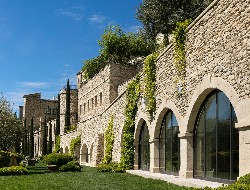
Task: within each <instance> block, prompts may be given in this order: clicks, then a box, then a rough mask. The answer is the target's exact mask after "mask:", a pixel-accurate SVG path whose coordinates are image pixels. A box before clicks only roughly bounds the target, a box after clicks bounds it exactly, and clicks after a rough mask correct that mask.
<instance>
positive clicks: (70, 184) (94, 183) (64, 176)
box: [0, 164, 188, 190]
mask: <svg viewBox="0 0 250 190" xmlns="http://www.w3.org/2000/svg"><path fill="white" fill-rule="evenodd" d="M28 169H29V171H30V174H29V175H22V176H2V177H0V189H1V190H14V189H18V190H22V189H23V190H29V189H31V190H36V189H37V190H38V189H39V190H43V189H46V190H52V189H56V190H61V189H62V190H63V189H65V190H66V189H67V190H69V189H74V190H76V189H81V190H82V189H86V190H92V189H100V190H101V189H103V190H104V189H105V190H112V189H114V190H120V189H121V190H123V189H124V190H125V189H129V190H134V189H137V190H146V189H148V190H154V189H156V190H161V189H169V190H181V189H183V190H185V189H188V188H186V187H180V186H177V185H173V184H170V183H167V182H165V181H161V180H154V179H146V178H142V177H139V176H135V175H131V174H127V173H99V172H97V170H96V168H91V167H83V169H82V172H57V173H48V171H47V168H46V166H45V165H44V164H36V166H34V167H29V168H28Z"/></svg>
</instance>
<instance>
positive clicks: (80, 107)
mask: <svg viewBox="0 0 250 190" xmlns="http://www.w3.org/2000/svg"><path fill="white" fill-rule="evenodd" d="M81 114H82V105H80V115H81Z"/></svg>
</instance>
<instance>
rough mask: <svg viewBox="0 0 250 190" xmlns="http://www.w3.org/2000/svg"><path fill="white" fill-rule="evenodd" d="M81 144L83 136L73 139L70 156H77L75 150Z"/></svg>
mask: <svg viewBox="0 0 250 190" xmlns="http://www.w3.org/2000/svg"><path fill="white" fill-rule="evenodd" d="M80 144H81V135H79V136H78V137H76V138H73V139H72V140H71V142H70V154H71V155H74V154H75V148H76V147H77V146H79V145H80Z"/></svg>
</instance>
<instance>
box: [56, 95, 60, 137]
mask: <svg viewBox="0 0 250 190" xmlns="http://www.w3.org/2000/svg"><path fill="white" fill-rule="evenodd" d="M58 135H60V94H58V104H57V112H56V130H55V137H56V136H58Z"/></svg>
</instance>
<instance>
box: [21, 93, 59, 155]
mask: <svg viewBox="0 0 250 190" xmlns="http://www.w3.org/2000/svg"><path fill="white" fill-rule="evenodd" d="M56 112H57V100H46V99H41V94H40V93H35V94H28V95H24V106H23V115H22V116H20V117H21V118H22V119H23V120H24V119H26V126H27V127H29V126H30V125H31V118H32V117H33V126H34V148H35V150H34V152H35V155H37V156H38V155H41V149H42V135H43V134H42V133H41V131H42V127H43V122H44V118H45V116H46V120H47V121H49V120H53V119H55V118H56Z"/></svg>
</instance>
